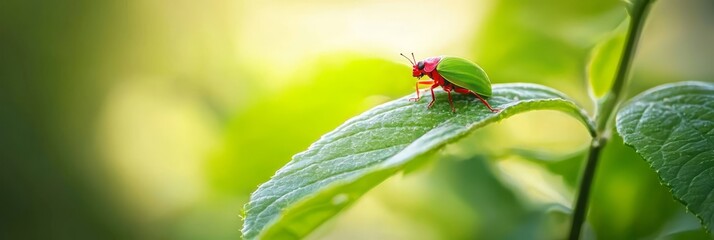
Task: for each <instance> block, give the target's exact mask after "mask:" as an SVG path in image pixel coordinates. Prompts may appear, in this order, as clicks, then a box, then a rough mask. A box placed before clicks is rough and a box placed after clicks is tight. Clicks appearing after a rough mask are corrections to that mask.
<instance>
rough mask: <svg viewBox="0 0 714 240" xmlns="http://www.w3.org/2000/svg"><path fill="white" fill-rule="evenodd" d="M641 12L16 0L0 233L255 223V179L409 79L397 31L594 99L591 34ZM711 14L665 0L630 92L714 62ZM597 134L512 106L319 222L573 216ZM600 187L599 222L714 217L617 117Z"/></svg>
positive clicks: (558, 228) (486, 229)
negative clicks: (645, 155)
mask: <svg viewBox="0 0 714 240" xmlns="http://www.w3.org/2000/svg"><path fill="white" fill-rule="evenodd" d="M624 18H625V11H624V8H623V5H622V4H621V3H620V2H618V1H616V0H607V1H566V0H541V1H517V0H502V1H488V0H483V1H471V0H450V1H403V0H399V1H378V0H369V1H327V0H324V1H280V0H276V1H225V0H217V1H182V0H179V1H160V0H148V1H133V0H128V1H90V0H58V1H34V0H29V1H16V0H9V1H2V2H0V101H1V102H0V103H1V105H0V126H1V127H0V136H1V137H0V157H1V159H2V167H0V178H1V180H0V186H2V188H1V189H0V193H1V194H2V197H0V206H1V209H0V219H1V220H0V238H3V239H236V238H239V237H240V227H241V218H240V214H241V209H242V206H243V205H244V204H245V203H246V202H247V200H248V197H249V194H250V193H251V192H252V191H253V190H255V189H256V187H257V185H258V184H260V183H262V182H264V181H266V180H267V179H269V178H270V176H271V175H272V174H273V173H274V172H275V171H276V170H277V169H278V168H280V166H282V165H284V164H285V163H286V162H288V161H289V160H290V157H291V156H292V155H293V154H295V153H297V152H300V151H302V150H304V149H306V148H307V146H308V145H309V144H310V143H311V142H313V141H315V140H316V139H318V138H319V136H320V135H322V134H324V133H326V132H328V131H330V130H331V129H333V128H335V127H336V126H338V125H339V124H341V123H342V122H344V121H345V120H347V119H348V118H350V117H351V116H355V115H357V114H359V113H360V112H362V111H365V110H367V109H369V108H371V107H373V106H375V105H377V104H380V103H383V102H386V101H389V100H392V99H395V98H398V97H401V96H403V95H406V94H409V93H412V92H413V86H414V85H413V83H414V79H413V78H412V77H411V76H410V66H408V65H407V62H406V60H404V59H403V58H401V57H400V56H399V55H398V54H399V53H400V52H405V53H409V52H414V53H415V54H416V55H417V58H424V57H428V56H435V55H442V54H446V55H457V56H462V57H466V58H469V59H472V60H474V61H475V62H477V63H478V64H480V65H481V66H482V67H483V68H484V69H486V71H487V72H488V74H489V75H490V77H491V79H492V81H494V82H496V83H503V82H535V83H540V84H544V85H547V86H550V87H553V88H556V89H558V90H561V91H563V92H565V93H567V94H569V95H571V96H572V97H573V98H574V99H575V100H576V101H577V102H579V103H580V104H581V105H583V106H584V107H586V108H587V109H592V104H591V102H590V100H589V96H588V90H587V87H586V86H587V83H586V80H585V76H586V68H585V67H584V66H585V65H586V63H587V61H588V56H589V51H590V49H591V48H592V47H593V46H594V45H595V44H596V43H597V42H598V41H599V40H601V39H602V38H603V37H605V36H606V35H607V33H608V32H609V31H610V30H612V29H614V28H615V27H616V26H618V24H619V23H620V22H621V21H622V20H623V19H624ZM712 23H714V2H713V1H711V0H687V1H675V0H660V1H658V2H656V3H655V4H654V7H653V10H652V12H651V14H650V18H649V20H648V24H647V26H646V28H645V29H644V33H643V37H642V41H641V45H640V49H639V51H638V54H637V57H636V59H635V65H634V72H633V73H634V74H633V76H634V79H633V81H632V82H631V84H630V87H629V91H630V96H633V94H635V93H637V92H640V91H642V90H644V89H647V88H650V87H653V86H655V85H658V84H661V83H665V82H673V81H682V80H703V81H712V80H714V68H712V63H714V47H713V46H712V43H714V27H713V25H712ZM588 141H589V138H588V135H587V132H586V131H585V129H584V128H583V127H582V126H580V125H579V124H578V123H577V122H576V121H575V120H574V119H571V118H570V117H568V116H565V115H564V114H560V113H555V112H533V113H527V114H523V115H519V116H516V117H513V118H511V119H508V120H505V121H502V122H501V123H499V124H496V125H494V126H490V127H488V128H486V129H483V130H479V131H477V132H476V133H474V134H473V135H472V136H470V137H468V138H467V139H466V140H464V141H462V142H460V143H458V144H454V145H452V146H449V147H447V148H446V149H445V150H444V151H443V152H442V153H440V154H439V157H438V159H437V161H433V162H432V163H431V164H429V165H427V166H425V167H424V168H423V169H420V170H418V171H416V172H413V173H410V174H407V175H404V176H401V175H400V176H395V177H393V178H390V179H389V180H387V181H386V182H385V183H383V184H381V185H380V186H378V187H377V188H375V189H374V190H372V191H370V192H369V193H368V194H367V195H366V196H365V197H364V198H363V199H361V200H360V201H359V202H358V203H357V204H356V205H355V206H353V207H352V208H350V209H348V210H347V211H346V212H344V213H343V214H341V215H339V216H337V217H336V218H335V219H334V220H332V221H330V222H328V223H327V224H325V225H324V226H322V227H321V228H320V229H318V230H317V231H316V232H315V233H314V234H313V235H312V236H311V238H314V239H473V238H478V239H524V238H557V237H562V235H563V234H565V233H566V232H567V229H568V227H569V226H568V219H569V217H568V216H567V212H568V211H569V210H568V209H567V207H568V206H569V205H570V203H571V202H572V200H573V188H574V185H575V183H576V180H577V178H576V177H577V174H578V172H579V169H580V167H579V165H580V163H581V161H582V149H583V148H584V147H585V146H586V145H587V143H588ZM593 191H594V192H593V199H592V205H591V206H592V208H591V212H590V216H589V220H588V222H589V223H588V226H587V227H586V232H587V234H589V236H591V237H595V236H596V237H597V238H600V239H652V238H670V239H677V238H678V237H679V238H681V239H693V238H697V237H699V238H706V234H705V233H703V231H702V230H699V229H698V222H697V220H696V219H695V218H694V217H693V216H692V215H691V214H687V213H685V211H684V208H683V207H681V206H680V205H679V204H678V203H676V202H675V201H674V200H673V199H672V197H671V196H669V194H668V192H667V189H665V188H664V187H662V186H660V185H659V184H658V181H657V176H656V175H655V174H654V173H653V172H652V171H651V170H650V169H649V168H648V166H647V165H646V164H645V162H644V161H642V160H641V159H639V157H638V156H637V155H636V153H634V151H632V150H631V149H629V148H627V147H624V146H622V143H621V140H620V139H619V138H617V137H616V138H615V139H614V140H613V141H612V143H611V144H610V145H608V148H607V149H606V150H605V153H604V156H603V161H602V162H601V166H600V169H599V170H598V175H597V177H596V180H595V186H594V190H593ZM687 229H694V230H693V231H688V232H684V233H678V234H674V235H672V236H667V235H668V234H670V233H672V232H680V231H683V230H687ZM675 235H676V236H675ZM665 236H666V237H665Z"/></svg>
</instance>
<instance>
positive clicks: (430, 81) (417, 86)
mask: <svg viewBox="0 0 714 240" xmlns="http://www.w3.org/2000/svg"><path fill="white" fill-rule="evenodd" d="M419 84H434V81H432V80H423V81H417V82H416V94H417V96H416V97H415V98H410V99H409V101H410V102H416V101H419V99H421V96H419Z"/></svg>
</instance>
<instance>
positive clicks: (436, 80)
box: [401, 53, 499, 112]
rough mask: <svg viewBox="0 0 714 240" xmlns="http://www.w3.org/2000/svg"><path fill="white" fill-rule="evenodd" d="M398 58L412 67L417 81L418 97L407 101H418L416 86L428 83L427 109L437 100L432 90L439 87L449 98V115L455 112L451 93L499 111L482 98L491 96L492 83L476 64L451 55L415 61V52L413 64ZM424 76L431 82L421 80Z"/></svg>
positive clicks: (492, 110) (493, 110)
mask: <svg viewBox="0 0 714 240" xmlns="http://www.w3.org/2000/svg"><path fill="white" fill-rule="evenodd" d="M401 55H402V56H403V57H404V58H406V59H407V60H409V62H410V63H411V64H412V76H414V77H416V78H417V79H419V80H418V81H417V82H416V93H417V97H416V98H410V99H409V101H418V100H419V99H420V98H421V96H420V95H419V85H420V84H429V85H431V87H429V90H430V91H431V102H430V103H429V105H428V106H427V108H431V106H432V105H434V102H435V101H436V97H435V96H434V88H436V87H438V86H441V88H443V89H444V91H446V93H447V94H448V96H449V104H450V105H451V111H452V112H456V109H455V108H454V101H453V100H452V99H451V91H455V92H457V93H461V94H467V95H470V94H473V95H474V96H476V97H477V98H478V99H479V100H481V102H482V103H483V104H484V105H486V107H487V108H488V109H489V110H491V112H498V111H499V110H498V109H494V108H492V107H491V105H490V104H488V102H487V101H486V100H485V99H484V98H483V97H481V96H484V97H490V96H491V82H490V80H489V79H488V76H487V75H486V72H485V71H483V69H481V67H479V66H478V65H476V64H475V63H473V62H471V61H469V60H466V59H463V58H459V57H450V56H447V57H430V58H427V59H424V60H422V61H418V62H417V61H416V58H415V57H414V53H412V59H414V61H412V59H409V58H408V57H407V56H405V55H404V54H401ZM424 75H426V76H429V78H431V80H421V78H422V77H423V76H424Z"/></svg>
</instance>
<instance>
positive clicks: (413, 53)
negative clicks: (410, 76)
mask: <svg viewBox="0 0 714 240" xmlns="http://www.w3.org/2000/svg"><path fill="white" fill-rule="evenodd" d="M412 59H414V65H416V58H415V57H414V53H412Z"/></svg>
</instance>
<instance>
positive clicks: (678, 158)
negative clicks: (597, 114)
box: [617, 82, 714, 230]
mask: <svg viewBox="0 0 714 240" xmlns="http://www.w3.org/2000/svg"><path fill="white" fill-rule="evenodd" d="M617 131H618V132H619V133H620V135H622V137H623V139H624V142H625V143H626V144H628V145H630V146H632V147H633V148H635V150H636V151H637V152H638V153H639V154H640V155H641V156H642V157H643V158H644V159H645V160H646V161H647V163H649V165H650V166H651V167H652V169H654V170H655V171H656V172H657V174H658V175H659V177H660V180H661V181H662V183H663V184H665V185H666V186H668V187H669V188H670V189H671V192H672V194H673V195H674V197H675V198H677V199H678V200H679V201H680V202H682V204H684V205H685V206H686V207H687V209H688V210H689V211H691V212H692V213H694V214H695V215H697V216H698V217H699V218H700V219H701V221H702V223H703V225H704V227H705V228H708V229H710V230H711V229H712V228H713V227H714V84H712V83H704V82H683V83H675V84H667V85H663V86H660V87H657V88H655V89H652V90H649V91H646V92H644V93H642V94H640V95H639V96H637V97H635V98H634V99H633V100H632V101H631V103H629V104H628V105H627V106H626V107H624V108H623V109H622V110H621V111H620V112H619V113H618V115H617Z"/></svg>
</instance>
